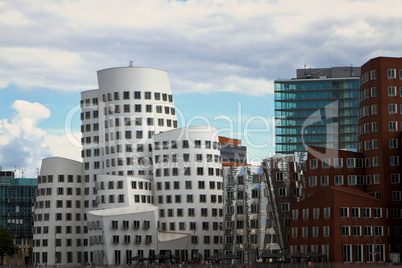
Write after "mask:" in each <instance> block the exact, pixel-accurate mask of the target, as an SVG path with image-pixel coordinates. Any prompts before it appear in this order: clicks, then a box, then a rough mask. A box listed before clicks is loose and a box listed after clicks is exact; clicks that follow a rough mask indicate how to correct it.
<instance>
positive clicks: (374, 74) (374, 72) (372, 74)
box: [370, 70, 377, 80]
mask: <svg viewBox="0 0 402 268" xmlns="http://www.w3.org/2000/svg"><path fill="white" fill-rule="evenodd" d="M370 80H377V70H370Z"/></svg>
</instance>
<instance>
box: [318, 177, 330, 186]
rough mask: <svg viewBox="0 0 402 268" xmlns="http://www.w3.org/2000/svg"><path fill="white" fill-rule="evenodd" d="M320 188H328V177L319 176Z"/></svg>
mask: <svg viewBox="0 0 402 268" xmlns="http://www.w3.org/2000/svg"><path fill="white" fill-rule="evenodd" d="M320 179H321V186H328V185H329V177H328V176H321V178H320Z"/></svg>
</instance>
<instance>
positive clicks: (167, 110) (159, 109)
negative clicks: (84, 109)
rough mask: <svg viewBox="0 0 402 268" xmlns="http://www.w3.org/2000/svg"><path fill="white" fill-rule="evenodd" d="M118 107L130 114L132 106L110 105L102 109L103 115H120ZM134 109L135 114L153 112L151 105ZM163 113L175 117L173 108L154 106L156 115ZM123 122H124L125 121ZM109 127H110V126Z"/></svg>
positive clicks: (136, 106)
mask: <svg viewBox="0 0 402 268" xmlns="http://www.w3.org/2000/svg"><path fill="white" fill-rule="evenodd" d="M120 107H123V112H124V113H131V111H132V110H131V107H132V104H124V105H122V106H120V105H117V104H110V105H109V106H107V107H103V114H104V115H107V114H118V113H120V112H121V109H120ZM133 107H134V109H133V112H135V113H141V112H142V111H143V110H144V111H145V112H146V113H153V112H154V110H153V107H154V106H152V104H145V105H142V104H134V106H133ZM142 107H145V109H143V108H142ZM163 112H164V113H165V114H171V115H176V109H175V108H174V107H170V106H164V107H163V106H162V105H156V106H155V113H158V114H162V113H163ZM81 117H83V113H81ZM86 119H89V118H86ZM81 120H82V119H81ZM112 120H113V119H111V121H112ZM126 120H129V121H132V120H133V119H132V118H126ZM126 120H125V121H126ZM105 127H107V126H106V121H105ZM111 127H112V125H111Z"/></svg>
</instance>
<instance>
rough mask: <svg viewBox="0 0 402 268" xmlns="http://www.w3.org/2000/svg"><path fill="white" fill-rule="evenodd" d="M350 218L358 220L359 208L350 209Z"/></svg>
mask: <svg viewBox="0 0 402 268" xmlns="http://www.w3.org/2000/svg"><path fill="white" fill-rule="evenodd" d="M352 218H360V208H352Z"/></svg>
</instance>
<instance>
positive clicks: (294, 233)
mask: <svg viewBox="0 0 402 268" xmlns="http://www.w3.org/2000/svg"><path fill="white" fill-rule="evenodd" d="M297 231H298V229H297V227H292V238H297Z"/></svg>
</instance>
